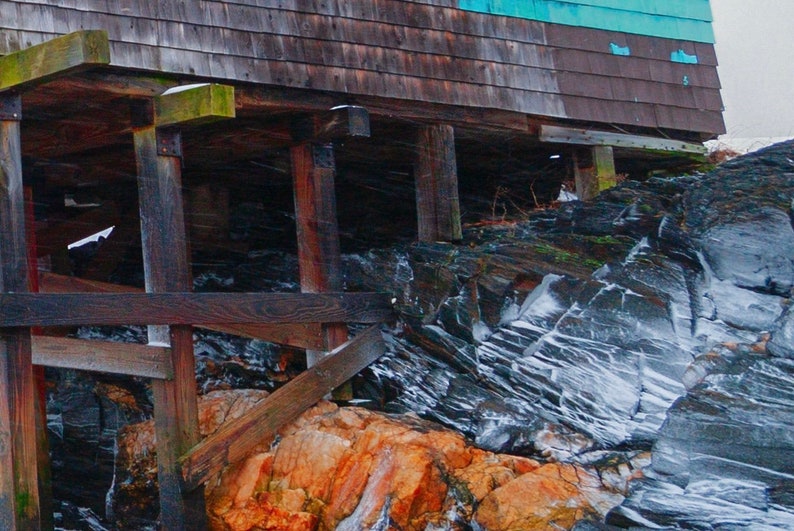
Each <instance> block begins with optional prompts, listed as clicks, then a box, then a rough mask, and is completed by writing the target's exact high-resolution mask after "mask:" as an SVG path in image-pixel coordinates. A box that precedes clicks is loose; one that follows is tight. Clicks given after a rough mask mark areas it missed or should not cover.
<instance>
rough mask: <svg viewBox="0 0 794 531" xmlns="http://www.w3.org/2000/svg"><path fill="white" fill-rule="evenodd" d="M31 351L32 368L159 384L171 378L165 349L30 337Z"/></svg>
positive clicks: (170, 369) (60, 338)
mask: <svg viewBox="0 0 794 531" xmlns="http://www.w3.org/2000/svg"><path fill="white" fill-rule="evenodd" d="M32 348H33V363H35V364H36V365H44V366H46V367H61V368H65V369H78V370H82V371H97V372H107V373H112V374H125V375H128V376H140V377H143V378H157V379H161V380H170V379H173V377H174V368H173V364H172V363H171V350H170V349H168V348H165V347H153V346H149V345H139V344H137V343H115V342H111V341H96V340H84V339H71V338H65V337H49V336H33V338H32Z"/></svg>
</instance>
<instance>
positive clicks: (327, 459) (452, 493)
mask: <svg viewBox="0 0 794 531" xmlns="http://www.w3.org/2000/svg"><path fill="white" fill-rule="evenodd" d="M238 393H239V392H238ZM256 399H257V397H256V396H254V395H248V394H246V393H242V394H241V396H239V397H235V396H233V395H228V394H227V395H226V396H221V395H213V396H211V397H208V398H207V399H205V400H203V401H202V402H203V404H202V405H201V406H200V415H201V418H202V432H204V433H208V432H210V431H213V430H215V429H217V428H218V426H219V424H220V422H222V420H223V419H226V418H230V417H233V416H236V415H239V414H240V413H242V412H243V411H244V410H245V409H246V408H248V407H251V406H252V405H253V404H254V403H255V402H256ZM143 433H144V434H145V433H146V430H144V431H143ZM150 442H151V437H148V436H146V435H142V434H138V435H137V436H131V437H130V442H129V443H128V446H127V447H126V448H127V450H128V451H130V452H132V451H137V450H141V449H144V448H145V447H146V446H147V445H148V444H149V443H150ZM263 442H264V443H269V441H263ZM624 464H625V463H617V464H616V465H615V467H617V468H615V471H614V474H615V475H616V479H615V478H613V481H611V482H610V483H611V484H610V485H608V487H609V488H607V487H605V486H604V484H603V483H602V481H601V479H600V477H599V475H597V474H596V473H594V472H591V471H590V469H588V468H585V467H582V466H575V465H571V464H560V463H552V464H545V465H541V464H540V463H538V462H537V461H534V460H532V459H527V458H523V457H516V456H509V455H501V454H493V453H490V452H486V451H484V450H480V449H477V448H474V447H472V446H470V445H468V444H467V442H466V440H465V439H464V438H463V437H462V436H461V435H460V434H457V433H455V432H452V431H450V430H446V429H444V428H442V427H439V426H438V425H435V424H433V423H430V422H426V421H423V420H420V419H418V418H416V417H415V416H411V415H405V416H399V417H397V416H389V415H385V414H380V413H375V412H372V411H368V410H365V409H361V408H348V407H346V408H339V407H337V406H336V405H334V404H332V403H329V402H321V403H319V404H318V405H317V406H315V407H313V408H311V409H310V410H309V411H307V412H305V413H304V414H303V415H301V416H300V417H299V418H297V419H295V421H294V422H292V423H290V424H289V425H287V426H285V427H284V428H283V429H282V430H281V431H280V433H279V437H278V438H277V440H276V442H275V443H274V444H273V445H272V446H266V445H264V444H263V445H262V446H261V447H260V451H258V452H255V453H253V454H252V455H250V456H249V457H248V458H247V459H245V460H243V461H241V462H239V463H236V464H234V465H231V466H229V467H227V468H226V469H225V470H224V471H223V473H222V474H221V476H220V478H219V480H218V481H214V482H210V484H208V485H207V489H206V491H205V492H206V496H207V512H208V519H209V524H210V528H211V529H214V530H223V531H243V530H263V529H264V530H271V529H272V530H275V529H279V530H294V531H308V530H319V531H326V530H336V531H358V530H360V529H372V528H383V529H400V530H404V531H411V530H417V531H419V530H425V529H428V528H443V529H450V530H455V529H467V528H471V526H472V525H479V526H480V527H481V528H483V529H488V530H489V531H501V530H519V529H520V530H526V529H537V530H543V529H555V530H557V529H568V528H570V527H572V526H573V525H574V524H575V523H576V522H577V521H578V520H580V519H582V518H584V517H586V516H590V515H598V516H599V517H600V516H602V515H604V514H605V513H606V512H607V511H608V510H609V509H611V508H612V507H614V506H615V505H617V504H618V503H620V501H621V500H622V497H621V496H620V494H619V493H617V492H616V491H617V490H619V489H617V488H615V487H616V486H620V487H621V488H625V481H624V480H623V478H624V476H625V477H626V481H628V474H626V473H623V472H621V470H622V469H621V466H623V465H624ZM613 468H614V467H613ZM623 468H626V469H627V470H628V471H629V472H631V467H630V466H628V464H626V466H623ZM612 483H614V485H613V484H612Z"/></svg>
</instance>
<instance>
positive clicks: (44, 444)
mask: <svg viewBox="0 0 794 531" xmlns="http://www.w3.org/2000/svg"><path fill="white" fill-rule="evenodd" d="M25 238H26V241H27V248H28V249H27V251H28V288H29V289H30V291H31V292H33V293H38V291H39V268H38V250H37V247H36V216H35V213H34V208H33V188H31V187H30V186H26V187H25ZM30 332H31V334H33V337H32V338H31V339H32V340H33V341H35V340H36V335H38V334H41V327H35V328H31V330H30ZM31 349H32V352H31V355H32V357H33V358H34V364H35V357H36V354H35V349H34V348H33V347H31ZM33 377H34V378H35V379H36V390H37V393H36V426H38V427H39V429H37V430H36V435H37V448H38V457H37V459H36V461H37V463H38V466H39V513H40V521H41V527H42V529H51V528H53V527H55V514H54V511H55V509H54V507H53V500H52V467H51V466H50V440H49V437H48V436H47V381H46V379H45V374H44V367H42V366H40V365H34V367H33Z"/></svg>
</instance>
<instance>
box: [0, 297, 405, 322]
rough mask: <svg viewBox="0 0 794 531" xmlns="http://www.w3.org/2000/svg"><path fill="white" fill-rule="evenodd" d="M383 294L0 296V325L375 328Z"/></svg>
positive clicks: (382, 313) (385, 305) (384, 308)
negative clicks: (372, 325)
mask: <svg viewBox="0 0 794 531" xmlns="http://www.w3.org/2000/svg"><path fill="white" fill-rule="evenodd" d="M390 297H391V295H390V294H388V293H316V294H315V293H94V294H82V293H63V294H54V293H3V294H0V308H2V309H0V326H73V325H81V324H96V325H124V324H150V325H166V324H171V325H180V324H182V325H189V324H237V323H271V324H279V323H332V322H350V323H375V322H379V321H382V320H384V319H388V318H389V317H390V316H391V315H392V312H393V309H392V306H391V301H390Z"/></svg>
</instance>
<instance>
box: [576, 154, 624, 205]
mask: <svg viewBox="0 0 794 531" xmlns="http://www.w3.org/2000/svg"><path fill="white" fill-rule="evenodd" d="M573 164H574V168H573V170H574V180H575V182H576V195H577V197H579V199H581V200H582V201H589V200H590V199H593V198H594V197H595V196H596V195H598V193H599V192H603V191H604V190H606V189H608V188H611V187H613V186H615V184H617V175H616V174H615V155H614V153H613V150H612V147H611V146H590V147H589V148H578V149H576V150H574V152H573Z"/></svg>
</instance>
